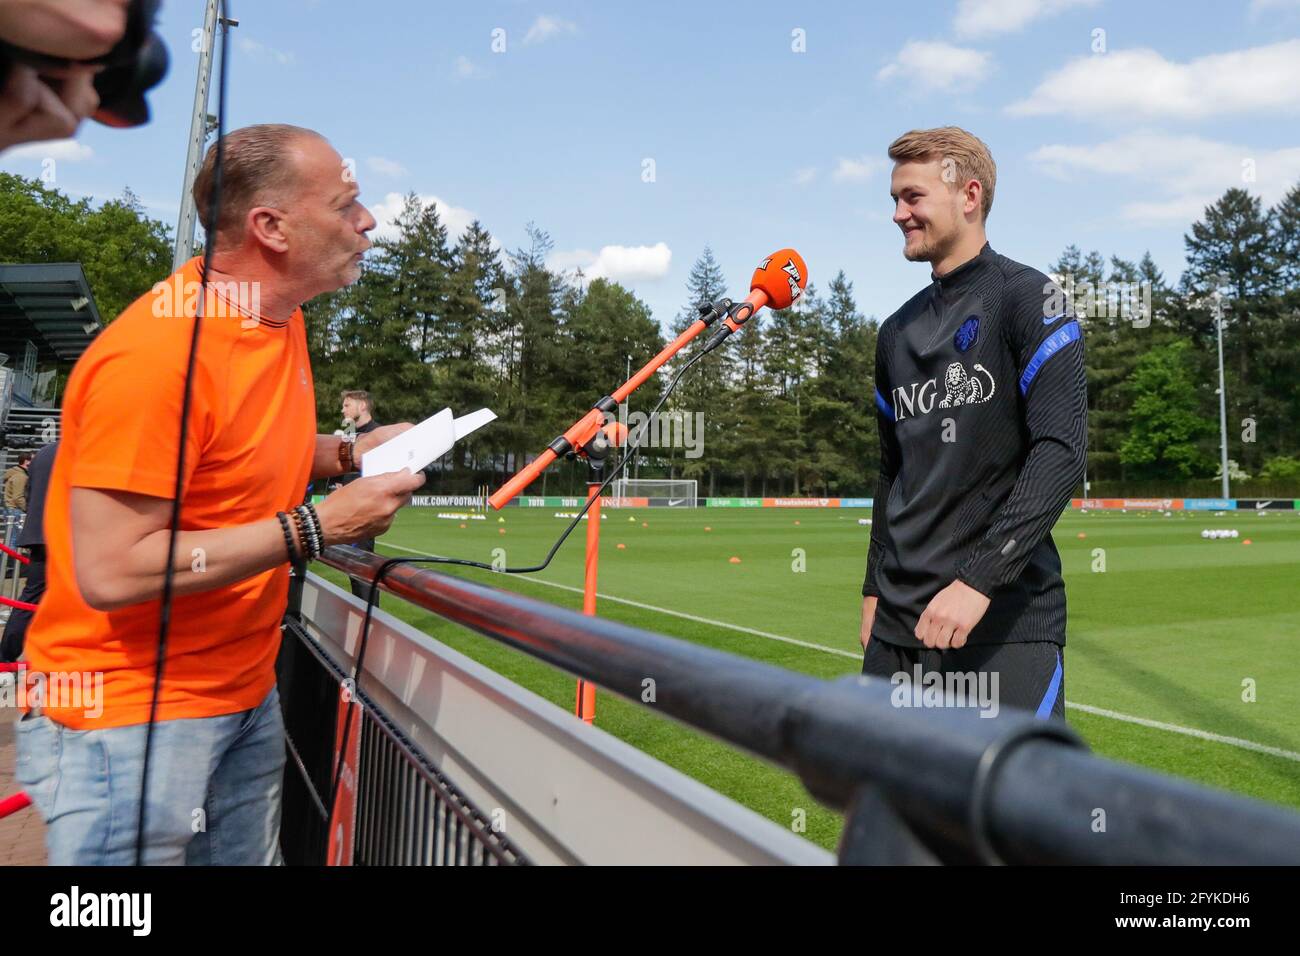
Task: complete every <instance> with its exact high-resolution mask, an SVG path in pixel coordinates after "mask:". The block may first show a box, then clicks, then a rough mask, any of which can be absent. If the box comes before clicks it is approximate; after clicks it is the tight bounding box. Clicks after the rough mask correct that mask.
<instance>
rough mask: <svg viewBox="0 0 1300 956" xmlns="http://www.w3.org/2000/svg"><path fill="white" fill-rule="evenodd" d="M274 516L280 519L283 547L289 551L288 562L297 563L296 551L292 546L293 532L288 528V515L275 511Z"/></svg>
mask: <svg viewBox="0 0 1300 956" xmlns="http://www.w3.org/2000/svg"><path fill="white" fill-rule="evenodd" d="M275 516H276V517H277V518H279V519H280V530H282V531H283V532H284V547H285V550H286V551H288V552H289V563H290V564H297V563H298V552H297V549H296V548H294V546H293V532H292V531H291V530H290V529H289V516H288V515H287V514H285V513H284V512H283V511H277V512H276V513H275Z"/></svg>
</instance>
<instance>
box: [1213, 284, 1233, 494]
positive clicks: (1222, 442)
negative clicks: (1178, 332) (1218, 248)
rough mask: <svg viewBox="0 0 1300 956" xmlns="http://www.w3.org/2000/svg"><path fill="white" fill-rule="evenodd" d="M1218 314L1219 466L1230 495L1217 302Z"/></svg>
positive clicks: (1220, 320) (1220, 314)
mask: <svg viewBox="0 0 1300 956" xmlns="http://www.w3.org/2000/svg"><path fill="white" fill-rule="evenodd" d="M1215 305H1216V307H1217V312H1218V314H1217V315H1216V316H1215V321H1214V328H1215V330H1216V332H1217V333H1218V339H1219V467H1220V468H1221V469H1222V471H1223V497H1224V498H1228V497H1230V495H1229V492H1228V403H1227V390H1226V389H1225V388H1224V387H1223V305H1222V303H1218V302H1216V303H1215Z"/></svg>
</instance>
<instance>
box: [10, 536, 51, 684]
mask: <svg viewBox="0 0 1300 956" xmlns="http://www.w3.org/2000/svg"><path fill="white" fill-rule="evenodd" d="M31 559H32V563H31V564H29V565H27V568H26V573H27V583H26V584H25V585H24V586H23V593H22V594H20V595H18V600H20V601H26V602H27V603H28V604H36V603H37V602H39V601H40V599H41V595H42V594H44V593H45V548H44V547H40V546H37V547H33V548H32V549H31ZM35 613H36V612H35V611H28V610H24V609H23V608H16V607H15V608H10V609H9V620H8V621H6V622H5V631H4V637H3V638H0V663H3V664H12V663H13V662H15V661H16V660H18V658H20V657H22V656H23V642H24V641H25V640H26V639H27V626H28V625H29V624H31V623H32V616H33V615H34V614H35Z"/></svg>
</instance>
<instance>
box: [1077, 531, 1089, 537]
mask: <svg viewBox="0 0 1300 956" xmlns="http://www.w3.org/2000/svg"><path fill="white" fill-rule="evenodd" d="M1086 537H1088V536H1087V535H1086V534H1084V533H1083V532H1082V531H1080V532H1079V538H1080V539H1083V538H1086Z"/></svg>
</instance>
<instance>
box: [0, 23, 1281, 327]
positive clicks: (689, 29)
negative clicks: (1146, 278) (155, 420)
mask: <svg viewBox="0 0 1300 956" xmlns="http://www.w3.org/2000/svg"><path fill="white" fill-rule="evenodd" d="M202 8H203V3H202V0H185V2H182V0H166V2H165V3H164V5H163V22H162V24H161V27H160V29H161V31H162V32H163V34H164V37H165V39H166V41H167V43H168V45H169V47H170V49H171V52H172V60H173V62H172V69H171V72H170V74H169V75H168V77H167V79H166V80H165V81H164V83H163V85H162V86H161V87H160V88H159V89H158V90H157V91H155V92H154V93H153V94H152V96H151V102H152V105H153V111H154V120H153V122H152V123H151V124H150V125H149V126H147V127H144V128H143V129H139V130H132V131H120V130H108V129H104V128H102V127H97V126H95V125H94V124H87V125H86V126H85V127H83V130H82V133H81V135H80V136H79V137H78V140H77V142H76V143H56V144H35V145H31V146H27V147H23V148H20V149H18V150H13V151H10V152H9V153H7V154H5V156H4V157H0V167H2V168H4V169H7V170H11V171H14V172H21V173H24V174H27V175H35V174H37V173H39V172H40V171H41V168H42V166H41V162H42V160H43V159H46V158H51V157H52V158H54V159H55V161H56V166H55V172H56V179H55V183H54V184H55V185H56V186H57V187H58V188H60V189H62V190H64V191H65V192H68V193H71V194H73V195H78V196H80V195H91V196H94V197H96V198H97V199H104V198H109V197H112V196H116V195H119V194H120V193H121V191H122V189H123V187H124V186H128V185H129V186H130V187H131V188H132V189H133V190H134V191H135V192H136V193H137V194H138V195H139V196H140V197H141V198H142V200H143V201H144V202H145V204H146V206H147V208H148V211H149V212H150V214H151V215H154V216H155V217H157V218H161V219H163V220H164V221H166V222H168V223H172V224H174V223H175V220H176V214H177V209H178V206H179V194H180V190H181V177H182V172H183V164H184V158H185V144H186V137H187V135H188V131H189V113H190V107H191V103H192V99H193V89H194V76H195V69H196V65H197V55H196V54H195V53H194V52H192V50H191V31H192V30H193V29H195V28H196V27H198V26H199V25H200V21H201V15H202ZM231 13H232V14H233V15H234V16H235V17H236V18H237V19H239V21H240V26H239V27H238V28H237V29H235V30H233V31H232V35H233V40H232V44H231V53H232V58H231V61H230V85H229V105H228V116H229V124H230V126H231V127H232V128H233V127H236V126H242V125H245V124H249V123H258V122H289V123H295V124H299V125H303V126H309V127H312V128H314V129H317V130H319V131H321V132H322V133H324V134H325V135H327V136H328V137H329V138H330V139H331V140H332V141H333V143H334V144H335V146H336V147H337V148H338V150H339V151H340V153H342V154H343V155H344V156H345V157H350V158H353V159H355V161H356V165H357V175H358V179H359V181H360V184H361V187H362V199H363V201H364V202H366V203H367V204H369V205H370V206H371V208H372V209H373V210H374V211H375V212H376V215H377V216H379V217H380V218H381V219H382V218H384V217H385V216H386V215H391V214H392V213H393V212H395V205H396V202H395V195H398V194H402V193H405V192H408V191H411V190H414V191H416V192H417V193H419V194H420V195H422V196H425V197H429V198H430V199H432V198H433V197H436V201H437V202H438V203H439V204H440V205H441V207H442V208H443V210H444V213H445V214H446V216H447V219H448V221H449V223H450V225H451V226H452V227H453V229H459V228H461V227H463V225H464V224H465V223H467V222H468V221H469V220H470V219H472V218H475V217H477V218H479V219H481V220H482V221H483V222H484V224H485V225H486V226H487V227H488V229H489V230H490V231H491V232H492V233H493V235H494V236H495V237H496V238H497V239H498V240H499V241H500V243H501V244H502V245H503V246H504V247H505V248H507V249H512V248H515V247H517V246H519V245H520V244H522V243H523V242H524V226H525V224H526V223H527V222H529V221H533V222H535V223H536V224H537V225H538V226H540V227H541V228H543V229H545V230H547V231H548V232H549V233H550V234H551V236H552V238H553V239H554V242H555V257H554V260H553V261H554V263H555V264H556V265H557V266H560V267H573V266H575V265H581V266H583V267H584V268H585V269H586V270H587V271H588V272H589V273H592V274H605V275H608V276H610V277H611V278H615V279H618V280H619V281H621V282H623V283H624V284H625V285H628V286H630V287H631V288H633V289H634V290H635V291H636V293H637V294H638V295H639V296H640V297H641V298H642V299H644V300H645V301H646V302H647V303H648V304H649V305H650V306H651V308H652V309H653V311H654V314H655V316H656V318H658V319H659V320H660V321H661V322H663V323H665V324H666V323H667V322H669V321H670V320H671V319H672V317H673V315H674V314H675V313H676V312H677V311H678V310H679V309H680V308H681V307H682V305H683V304H684V300H685V281H686V275H687V272H688V271H689V269H690V267H691V264H692V262H693V261H694V260H695V259H696V257H697V256H698V255H699V254H700V252H701V251H702V249H703V247H704V246H705V244H706V243H708V244H710V245H711V246H712V247H713V249H714V251H715V253H716V255H717V257H718V259H719V261H720V262H721V264H722V267H723V269H724V272H725V274H726V276H727V280H728V282H729V283H730V284H731V291H732V292H733V294H740V295H743V294H744V293H745V292H746V291H747V283H748V277H749V274H750V272H751V271H752V269H753V267H754V265H755V264H756V263H757V262H758V260H759V259H760V258H762V257H763V256H764V255H766V254H767V253H769V252H771V251H772V250H774V249H776V248H779V247H781V246H786V245H790V246H793V247H795V248H796V249H798V250H799V251H800V252H801V253H802V254H803V256H804V257H805V259H806V260H807V262H808V266H809V271H810V273H811V277H812V281H813V282H814V283H816V284H817V285H818V286H820V287H822V288H823V289H824V288H825V285H826V282H827V280H829V279H830V277H831V276H833V275H834V274H835V272H836V271H837V270H839V269H843V270H844V271H845V273H846V274H847V275H848V276H849V278H850V279H851V280H852V281H853V282H854V285H855V291H856V293H857V297H858V302H859V306H860V307H861V308H862V310H863V311H864V312H866V313H867V314H869V315H876V316H878V317H880V318H883V317H884V316H886V315H888V314H889V313H890V312H891V311H893V310H894V309H895V308H897V307H898V306H899V305H900V304H902V302H903V301H905V300H906V299H907V298H908V297H909V296H910V295H911V294H912V293H913V292H915V291H916V290H917V289H918V288H920V287H921V286H922V285H924V284H925V282H926V281H928V269H927V267H926V266H925V265H923V264H914V263H908V262H906V261H905V260H904V259H903V258H902V255H901V245H902V243H901V237H900V235H899V233H898V231H897V228H896V227H895V226H894V225H893V224H892V223H891V222H890V220H889V217H890V214H891V211H892V210H891V205H890V200H889V196H888V189H889V187H888V182H889V180H888V171H889V166H888V163H887V161H886V160H885V148H886V146H887V145H888V143H889V142H890V140H891V139H893V138H894V137H895V136H896V135H898V134H899V133H901V132H903V131H905V130H907V129H910V128H914V127H928V126H937V125H943V124H949V123H951V124H956V125H960V126H964V127H966V128H968V129H970V130H971V131H973V132H975V133H976V134H977V135H979V136H980V137H981V138H982V139H984V140H985V142H987V143H988V144H989V145H990V147H991V149H992V151H993V155H994V157H995V159H996V161H997V164H998V182H997V191H996V198H995V203H994V208H993V212H992V215H991V218H990V220H989V237H990V240H991V242H992V244H993V246H994V247H995V248H996V249H998V250H999V251H1000V252H1003V253H1005V254H1007V255H1010V256H1012V257H1013V258H1016V259H1019V260H1021V261H1025V262H1028V263H1030V264H1032V265H1035V266H1037V267H1039V268H1044V267H1046V266H1047V264H1048V263H1049V262H1051V261H1052V260H1053V259H1055V258H1056V256H1057V255H1058V254H1059V253H1060V252H1061V250H1062V249H1063V248H1064V247H1065V246H1066V245H1067V244H1069V243H1071V242H1074V243H1077V244H1079V245H1080V246H1082V247H1083V248H1084V249H1085V250H1087V249H1092V248H1097V249H1100V250H1101V251H1102V252H1104V253H1105V254H1107V255H1109V254H1111V253H1117V254H1119V255H1122V256H1125V257H1131V258H1136V257H1139V256H1140V255H1141V254H1142V252H1143V251H1144V250H1147V249H1149V250H1150V251H1151V252H1152V254H1153V255H1154V257H1155V259H1156V261H1157V263H1158V264H1159V265H1160V266H1161V267H1162V268H1163V269H1164V270H1165V273H1166V275H1167V276H1168V277H1170V278H1175V277H1176V276H1177V275H1178V274H1179V273H1180V272H1181V270H1182V267H1183V242H1182V236H1183V233H1184V232H1185V231H1186V230H1187V228H1188V226H1189V224H1190V222H1191V221H1192V219H1193V218H1195V217H1196V216H1197V215H1198V214H1199V211H1200V210H1201V209H1202V208H1203V207H1204V205H1205V204H1206V203H1207V202H1209V201H1212V200H1213V199H1214V198H1216V197H1217V196H1218V195H1219V194H1221V193H1222V192H1223V190H1224V189H1226V188H1228V187H1229V186H1234V185H1236V186H1245V187H1246V188H1248V189H1250V190H1251V191H1252V192H1255V193H1257V194H1259V195H1261V196H1262V197H1263V198H1264V200H1265V201H1266V202H1273V201H1276V199H1277V198H1278V197H1279V196H1280V195H1281V194H1282V193H1283V192H1284V191H1285V190H1286V189H1287V188H1288V187H1289V186H1290V185H1292V184H1294V183H1295V182H1296V181H1297V180H1298V179H1300V132H1297V123H1296V119H1297V115H1296V114H1297V112H1300V0H1242V2H1240V3H1222V2H1219V3H1213V2H1177V3H1173V2H1159V3H1157V2H1132V0H1130V2H1120V0H945V2H927V0H914V2H910V3H905V4H889V5H886V4H878V3H867V2H856V3H848V2H836V3H817V2H809V3H805V4H792V3H789V2H782V3H775V2H761V0H746V2H743V3H740V2H726V3H723V2H712V3H708V2H703V0H695V2H667V0H665V2H656V3H653V4H650V3H640V2H638V3H631V2H618V3H615V2H603V3H596V2H587V3H581V2H572V0H540V2H524V0H518V2H488V0H481V2H475V3H454V4H453V3H444V2H423V3H421V2H411V0H370V2H367V3H358V2H354V0H232V4H231ZM494 31H504V33H503V34H502V33H494ZM800 31H801V32H800ZM1097 31H1104V32H1102V33H1098V32H1097ZM494 38H495V45H496V47H497V48H498V49H500V47H501V46H502V42H501V41H502V39H504V50H503V51H501V52H496V51H494V49H493V45H494ZM800 46H802V47H803V49H802V51H799V50H798V48H799V47H800ZM213 105H214V108H215V98H214V103H213ZM648 160H649V161H653V181H649V182H648V181H646V179H647V170H648V169H649V168H650V167H648V165H647V161H648Z"/></svg>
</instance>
